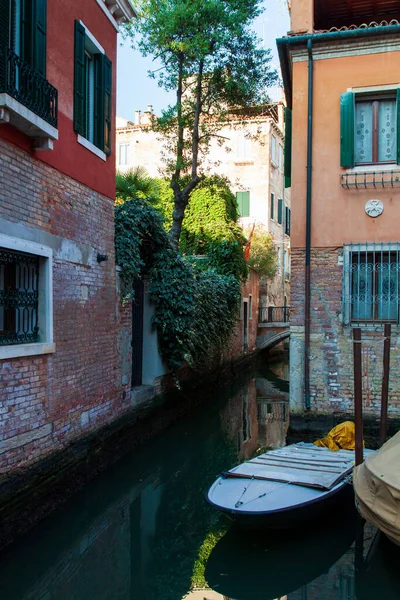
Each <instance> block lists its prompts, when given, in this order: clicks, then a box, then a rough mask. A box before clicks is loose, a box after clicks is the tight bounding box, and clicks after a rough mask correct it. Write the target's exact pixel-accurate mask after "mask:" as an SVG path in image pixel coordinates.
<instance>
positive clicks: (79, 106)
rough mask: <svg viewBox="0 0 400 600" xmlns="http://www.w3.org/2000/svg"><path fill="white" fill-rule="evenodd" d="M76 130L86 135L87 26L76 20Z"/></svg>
mask: <svg viewBox="0 0 400 600" xmlns="http://www.w3.org/2000/svg"><path fill="white" fill-rule="evenodd" d="M74 131H76V132H77V133H79V134H80V135H85V28H84V27H83V26H82V25H81V24H80V23H79V21H75V57H74Z"/></svg>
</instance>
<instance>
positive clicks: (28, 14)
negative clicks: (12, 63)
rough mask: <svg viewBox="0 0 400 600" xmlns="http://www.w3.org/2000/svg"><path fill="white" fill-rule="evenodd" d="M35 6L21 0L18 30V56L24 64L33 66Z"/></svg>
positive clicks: (27, 0) (25, 0)
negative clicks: (19, 26)
mask: <svg viewBox="0 0 400 600" xmlns="http://www.w3.org/2000/svg"><path fill="white" fill-rule="evenodd" d="M34 12H35V5H34V3H33V2H32V0H21V28H20V44H21V46H20V51H19V55H20V57H21V58H22V60H23V61H24V62H26V63H27V64H28V65H31V66H33V57H34V52H33V40H34V37H33V32H34V28H33V23H34V17H33V14H34Z"/></svg>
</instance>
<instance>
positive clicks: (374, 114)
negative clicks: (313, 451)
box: [278, 0, 400, 416]
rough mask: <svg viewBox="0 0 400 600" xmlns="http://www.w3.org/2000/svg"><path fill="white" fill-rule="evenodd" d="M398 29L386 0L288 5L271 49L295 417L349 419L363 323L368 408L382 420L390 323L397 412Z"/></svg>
mask: <svg viewBox="0 0 400 600" xmlns="http://www.w3.org/2000/svg"><path fill="white" fill-rule="evenodd" d="M399 21H400V5H399V3H398V2H392V1H391V0H292V4H291V31H290V32H289V33H288V35H287V37H285V38H282V39H279V40H278V49H279V54H280V61H281V67H282V74H283V79H284V84H285V94H286V100H287V104H288V107H289V109H291V110H292V113H291V114H289V116H290V117H291V120H292V148H291V157H292V160H291V165H290V160H288V158H289V157H288V156H287V157H286V167H287V172H286V177H287V180H288V182H289V183H291V186H292V229H291V245H292V282H291V306H292V316H291V406H292V410H294V411H299V412H301V411H303V410H304V409H311V410H312V411H318V412H351V411H352V407H353V375H352V330H353V327H354V326H359V327H361V328H362V339H363V345H362V348H363V374H364V379H363V386H364V398H365V409H366V411H367V412H371V413H378V412H379V407H380V394H381V378H382V353H383V343H382V337H383V336H382V332H383V324H384V323H386V322H390V323H391V324H392V356H391V361H392V362H391V365H392V368H391V373H390V375H391V380H390V391H389V399H390V402H389V404H390V406H389V414H390V415H392V416H395V415H396V414H398V413H400V378H399V376H398V372H399V369H398V367H399V363H400V351H399V349H398V347H397V343H396V342H397V339H398V338H397V336H398V335H399V333H400V330H399V329H398V323H399V289H400V274H399V273H400V241H399V240H400V233H399V227H398V223H399V217H400V205H399V202H400V164H399V163H400V118H399V117H398V115H399V114H400V67H399V65H400V24H399ZM288 152H290V148H289V149H288ZM290 168H291V170H290Z"/></svg>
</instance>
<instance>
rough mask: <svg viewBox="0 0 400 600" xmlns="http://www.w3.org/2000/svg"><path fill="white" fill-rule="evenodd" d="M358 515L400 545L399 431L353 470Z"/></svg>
mask: <svg viewBox="0 0 400 600" xmlns="http://www.w3.org/2000/svg"><path fill="white" fill-rule="evenodd" d="M354 490H355V492H356V501H357V508H358V509H359V511H360V513H361V515H362V516H363V517H364V518H365V519H366V520H367V521H369V522H370V523H373V524H374V525H375V526H376V527H378V528H379V529H380V530H381V531H383V532H384V533H385V534H386V535H388V536H389V537H391V538H392V539H393V540H394V541H396V542H397V543H399V544H400V431H399V432H398V433H396V435H394V436H393V437H392V438H391V439H390V440H389V441H388V442H386V444H384V445H383V446H382V448H381V449H380V450H379V452H375V453H374V454H373V455H371V456H368V458H367V459H366V460H365V462H364V463H363V464H362V465H360V466H359V467H357V468H356V469H354Z"/></svg>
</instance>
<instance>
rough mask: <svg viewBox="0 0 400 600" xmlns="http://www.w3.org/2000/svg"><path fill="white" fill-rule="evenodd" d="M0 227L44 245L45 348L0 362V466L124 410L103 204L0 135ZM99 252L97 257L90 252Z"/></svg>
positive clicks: (109, 231) (31, 456)
mask: <svg viewBox="0 0 400 600" xmlns="http://www.w3.org/2000/svg"><path fill="white" fill-rule="evenodd" d="M0 179H1V186H0V233H3V234H6V235H15V231H17V232H19V233H21V232H22V234H23V236H25V237H26V239H31V240H32V239H33V240H35V241H39V242H42V243H44V244H46V245H50V246H53V288H54V289H53V303H54V342H55V344H56V351H55V353H54V354H49V355H42V356H35V357H26V358H15V359H10V360H2V361H0V471H1V472H6V471H7V470H9V469H11V468H15V467H20V466H26V465H28V464H29V463H32V462H33V461H35V460H37V459H39V458H41V457H43V456H44V455H45V454H47V453H49V452H51V451H54V450H56V449H60V448H62V447H64V446H65V445H66V444H67V443H68V442H70V441H71V440H72V439H74V438H76V437H78V436H80V435H82V434H84V433H87V432H89V431H91V430H93V429H95V428H98V427H100V426H101V425H104V424H105V423H108V422H109V421H110V420H112V419H114V418H115V417H116V416H118V415H119V414H120V413H122V412H123V411H125V410H126V409H127V408H128V406H127V401H126V400H124V399H123V397H124V394H123V387H122V386H121V373H120V366H119V364H120V363H119V360H118V355H117V344H116V327H117V314H116V283H115V261H114V227H113V201H112V199H110V198H107V197H105V196H102V195H100V194H99V193H97V192H94V191H93V190H91V189H90V188H87V187H85V186H84V185H81V184H80V183H78V182H76V181H74V180H72V179H71V178H69V177H67V176H65V175H63V174H62V173H60V172H59V171H56V170H55V169H53V168H52V167H49V166H47V165H46V164H44V163H43V162H40V161H37V160H35V159H34V158H32V157H31V156H29V155H28V154H26V153H24V152H23V151H21V150H19V149H17V148H15V147H14V146H12V145H9V144H7V143H5V142H3V141H0ZM98 252H100V253H102V254H107V255H108V261H107V262H102V263H98V262H97V260H96V257H97V253H98Z"/></svg>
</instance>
